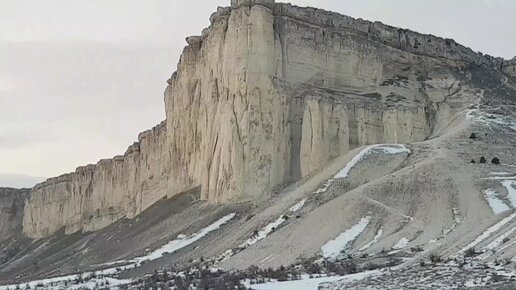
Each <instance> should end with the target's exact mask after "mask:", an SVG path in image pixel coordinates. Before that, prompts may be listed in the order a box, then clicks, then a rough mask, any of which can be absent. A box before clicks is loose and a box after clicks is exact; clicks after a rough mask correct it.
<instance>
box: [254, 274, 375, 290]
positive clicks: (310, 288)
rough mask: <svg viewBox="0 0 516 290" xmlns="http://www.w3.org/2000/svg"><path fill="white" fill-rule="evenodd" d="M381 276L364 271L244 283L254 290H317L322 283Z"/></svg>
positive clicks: (344, 281) (346, 281)
mask: <svg viewBox="0 0 516 290" xmlns="http://www.w3.org/2000/svg"><path fill="white" fill-rule="evenodd" d="M376 275H381V272H380V271H379V270H373V271H366V272H362V273H356V274H350V275H345V276H330V277H320V278H311V279H310V278H309V277H308V276H306V275H303V277H302V279H301V280H296V281H284V282H269V283H264V284H255V285H251V284H250V283H249V282H246V283H244V285H246V286H247V287H249V288H251V289H256V290H293V289H295V290H317V289H319V285H321V284H322V283H328V282H335V281H340V282H342V283H348V282H353V281H358V280H362V279H364V278H366V277H371V276H376Z"/></svg>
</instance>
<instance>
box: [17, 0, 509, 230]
mask: <svg viewBox="0 0 516 290" xmlns="http://www.w3.org/2000/svg"><path fill="white" fill-rule="evenodd" d="M210 21H211V25H210V26H209V27H208V28H207V29H205V30H204V31H203V32H202V35H200V36H192V37H188V38H187V43H188V46H187V47H185V49H184V51H183V54H182V56H181V59H180V61H179V64H178V68H177V71H176V72H175V73H174V74H173V75H172V77H171V79H170V80H169V81H168V84H169V85H168V87H167V88H166V91H165V110H166V115H167V120H166V121H165V122H163V123H162V124H161V125H159V126H157V127H156V128H154V129H153V130H151V131H148V132H145V133H142V134H141V135H140V137H139V142H138V143H136V144H134V145H133V146H131V147H130V148H129V149H128V151H127V152H126V154H125V155H124V156H119V157H115V158H113V159H111V160H104V161H101V162H99V163H98V164H97V165H90V166H86V167H82V168H79V169H77V171H76V172H74V173H71V174H68V175H64V176H61V177H58V178H54V179H50V180H48V181H47V182H45V183H43V184H40V185H38V186H36V187H35V188H34V189H33V192H32V196H31V198H30V199H29V200H28V201H27V203H26V205H25V211H24V220H23V228H24V231H25V232H26V233H27V234H28V235H29V236H31V237H35V238H38V237H44V236H47V235H50V234H52V233H54V232H56V231H57V230H59V229H61V228H63V227H64V228H65V229H66V231H67V232H74V231H78V230H86V231H90V230H97V229H100V228H102V227H105V226H107V225H109V224H110V223H112V222H114V221H116V220H118V219H120V218H124V217H128V218H132V217H134V216H135V215H137V214H139V213H140V212H141V211H143V210H145V209H146V208H148V207H149V206H150V205H152V204H153V203H154V202H156V201H157V200H158V199H160V198H163V197H165V196H169V197H170V196H173V195H175V194H178V193H180V192H183V191H186V190H189V189H191V188H194V187H198V186H200V187H201V189H202V198H203V199H206V200H211V201H217V202H226V201H229V200H232V199H241V198H246V199H248V198H255V197H258V196H260V195H261V194H262V193H264V192H267V191H269V190H272V189H274V188H275V187H276V186H279V185H282V184H285V183H287V182H291V181H295V180H298V179H300V178H301V177H303V176H306V175H308V174H310V173H311V172H313V171H314V170H317V169H318V168H321V167H322V166H324V165H325V164H327V163H328V162H329V161H330V160H332V159H333V158H335V157H336V156H339V155H341V154H344V153H346V152H347V151H349V150H350V149H352V148H356V147H358V146H362V145H367V144H374V143H407V142H412V141H421V140H424V139H426V138H429V137H430V136H431V135H432V134H433V132H434V131H436V129H439V128H441V127H443V126H445V125H446V123H447V122H448V121H449V120H450V119H451V118H452V117H453V116H454V115H455V114H456V113H457V112H459V111H461V110H463V109H464V108H465V107H466V106H468V105H470V104H471V103H473V100H474V99H475V98H477V97H478V90H477V89H478V88H475V87H472V86H470V85H469V84H468V70H469V69H470V68H471V67H484V68H485V69H489V70H500V68H503V69H504V71H505V72H506V73H509V74H510V73H511V72H510V70H511V68H512V67H511V65H510V63H505V62H504V61H503V60H502V59H498V58H492V57H488V56H483V55H481V54H477V53H474V52H473V51H471V50H470V49H468V48H466V47H463V46H461V45H459V44H457V43H455V42H454V41H453V40H449V39H442V38H438V37H434V36H429V35H422V34H418V33H415V32H412V31H409V30H403V29H398V28H394V27H390V26H387V25H384V24H382V23H378V22H374V23H373V22H368V21H364V20H356V19H353V18H351V17H347V16H343V15H339V14H336V13H332V12H327V11H322V10H317V9H313V8H299V7H295V6H291V5H289V4H280V3H275V2H274V1H273V0H232V1H231V7H226V8H219V9H218V11H217V12H216V13H214V14H213V15H212V17H211V19H210ZM464 96H467V97H464Z"/></svg>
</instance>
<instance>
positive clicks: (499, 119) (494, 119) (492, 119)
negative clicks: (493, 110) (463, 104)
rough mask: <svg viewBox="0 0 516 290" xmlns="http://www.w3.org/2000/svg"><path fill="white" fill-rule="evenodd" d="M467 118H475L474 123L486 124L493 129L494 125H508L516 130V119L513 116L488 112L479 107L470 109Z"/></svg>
mask: <svg viewBox="0 0 516 290" xmlns="http://www.w3.org/2000/svg"><path fill="white" fill-rule="evenodd" d="M466 119H470V120H473V123H477V124H481V125H485V126H486V127H488V128H489V129H490V130H492V127H493V126H501V127H508V128H510V129H512V130H516V124H515V121H514V120H512V119H511V118H509V117H507V116H502V115H497V114H488V113H485V112H481V111H480V110H478V109H473V110H469V111H468V113H467V114H466Z"/></svg>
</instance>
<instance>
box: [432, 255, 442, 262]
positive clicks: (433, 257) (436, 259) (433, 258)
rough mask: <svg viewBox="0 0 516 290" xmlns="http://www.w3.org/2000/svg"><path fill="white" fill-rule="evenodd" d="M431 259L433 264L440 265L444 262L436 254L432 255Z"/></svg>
mask: <svg viewBox="0 0 516 290" xmlns="http://www.w3.org/2000/svg"><path fill="white" fill-rule="evenodd" d="M429 258H430V261H432V263H439V262H441V261H442V258H441V256H439V255H437V254H436V253H431V254H430V257H429Z"/></svg>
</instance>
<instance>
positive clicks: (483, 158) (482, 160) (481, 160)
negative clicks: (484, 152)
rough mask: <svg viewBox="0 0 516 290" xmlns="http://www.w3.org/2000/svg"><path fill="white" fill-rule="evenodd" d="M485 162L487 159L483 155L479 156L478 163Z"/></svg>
mask: <svg viewBox="0 0 516 290" xmlns="http://www.w3.org/2000/svg"><path fill="white" fill-rule="evenodd" d="M486 162H487V160H486V158H485V157H484V156H482V157H480V163H482V164H484V163H486Z"/></svg>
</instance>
